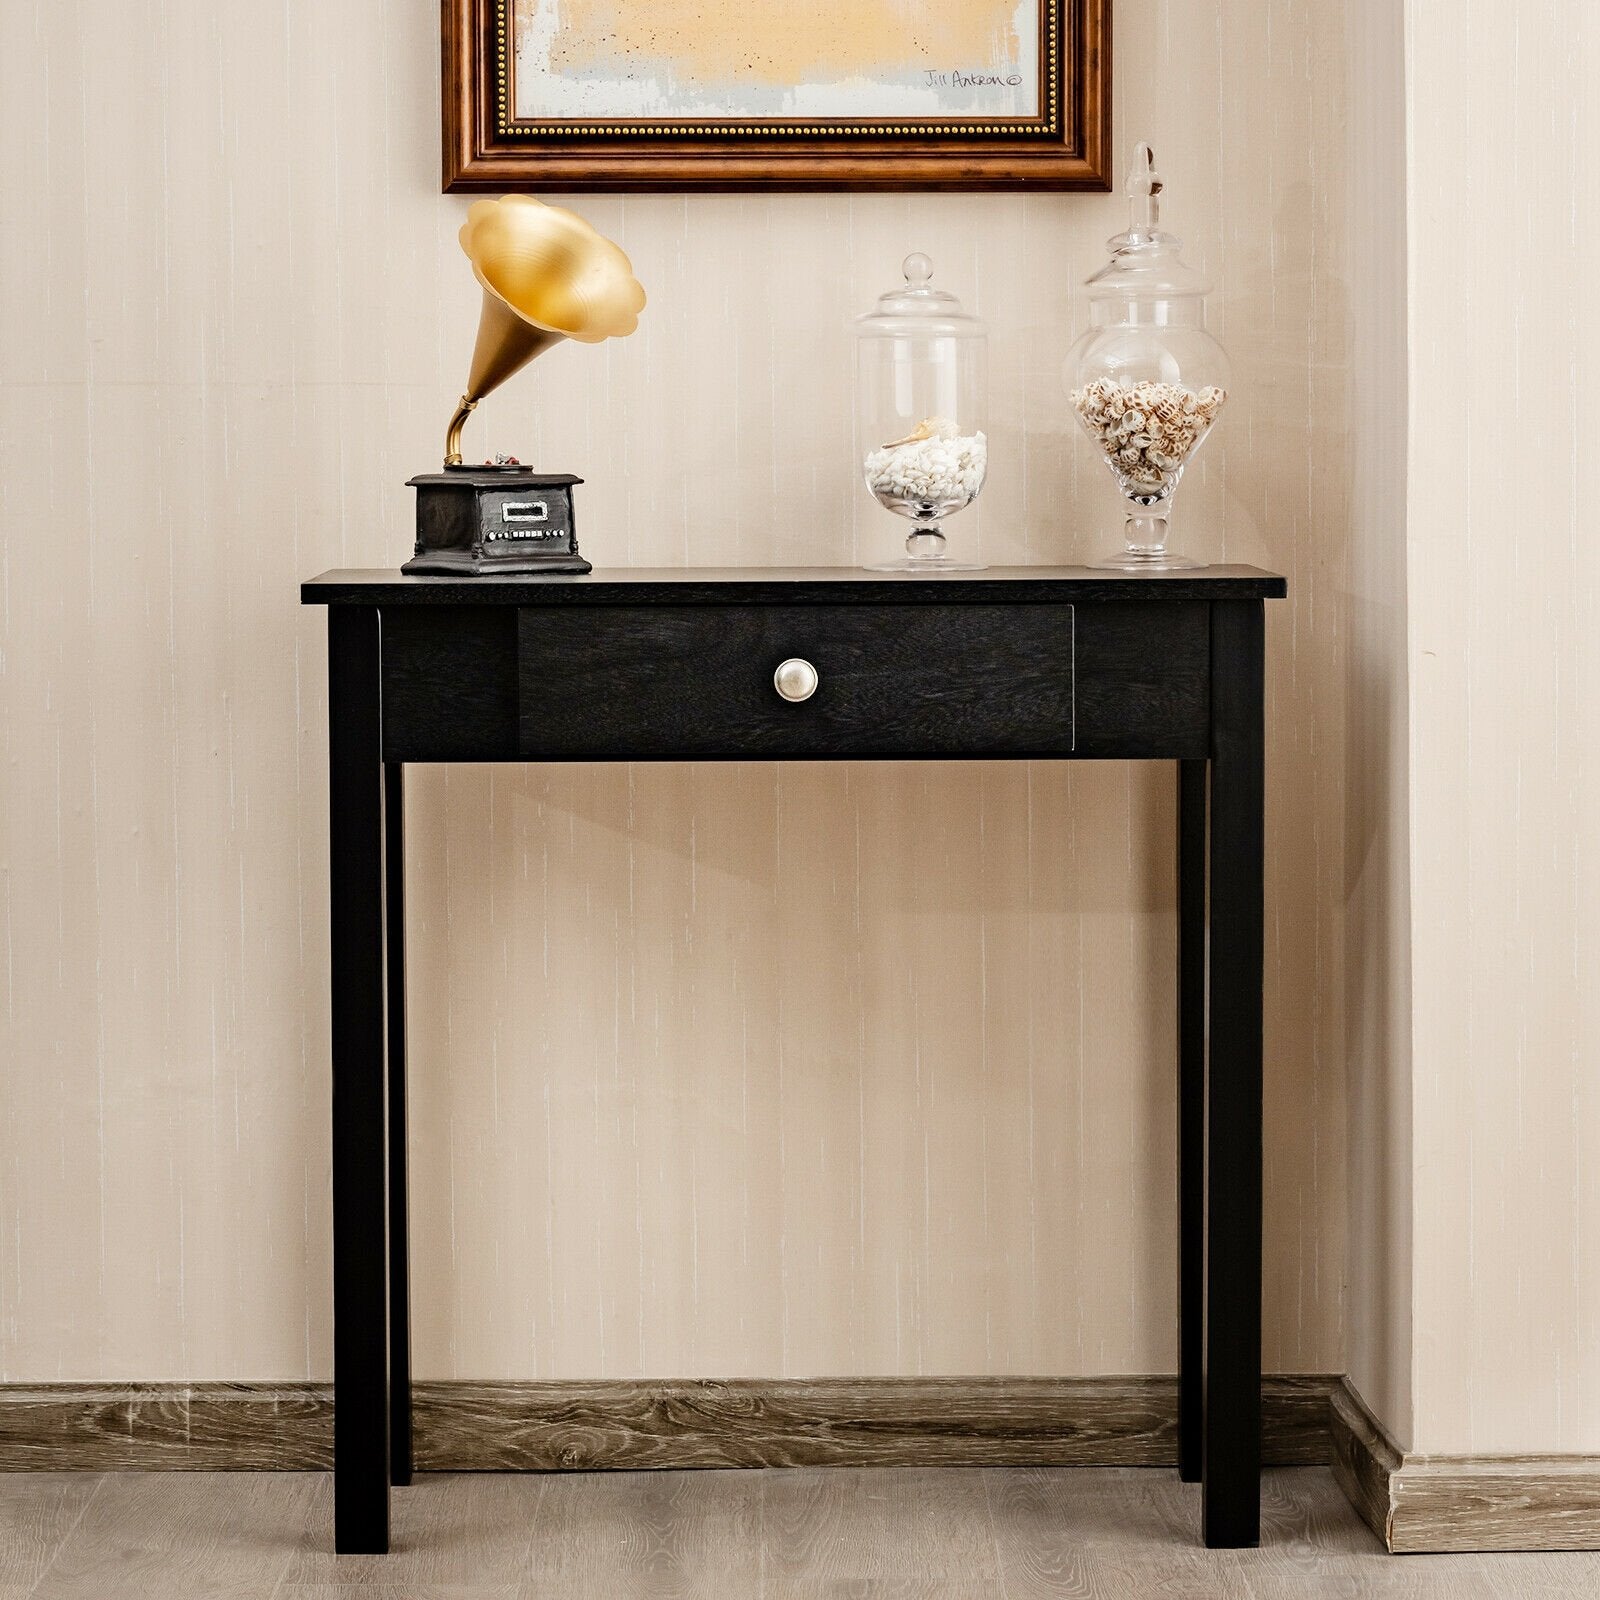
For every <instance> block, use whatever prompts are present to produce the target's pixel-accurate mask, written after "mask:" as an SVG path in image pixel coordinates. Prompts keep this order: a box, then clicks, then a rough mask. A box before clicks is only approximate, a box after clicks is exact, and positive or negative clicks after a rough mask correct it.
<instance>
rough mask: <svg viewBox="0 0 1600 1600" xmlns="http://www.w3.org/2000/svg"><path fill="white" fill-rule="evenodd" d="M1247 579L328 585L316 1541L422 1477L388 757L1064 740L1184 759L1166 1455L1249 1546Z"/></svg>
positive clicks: (1256, 971) (355, 1538) (1254, 845)
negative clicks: (323, 1253) (328, 1298)
mask: <svg viewBox="0 0 1600 1600" xmlns="http://www.w3.org/2000/svg"><path fill="white" fill-rule="evenodd" d="M1286 592H1287V586H1286V584H1285V582H1284V580H1283V579H1282V578H1280V577H1276V576H1274V575H1272V574H1271V573H1266V572H1261V571H1258V570H1256V569H1255V568H1253V567H1205V568H1199V569H1196V570H1194V571H1189V572H1177V573H1170V574H1152V575H1149V576H1128V577H1124V576H1120V575H1118V574H1114V573H1105V572H1096V571H1093V570H1090V569H1085V568H1077V567H1066V568H1055V567H1018V568H1010V569H995V570H992V571H989V572H985V573H981V574H962V575H956V574H951V575H949V576H945V577H938V578H925V577H922V576H920V575H918V576H909V577H901V576H898V575H885V574H876V573H867V572H858V571H851V570H845V569H817V570H792V571H791V570H784V569H776V568H773V569H769V568H753V569H744V568H739V569H728V570H723V569H716V568H693V567H690V568H682V569H675V570H661V571H647V570H642V569H630V570H621V571H613V572H595V573H593V574H592V575H590V576H585V577H540V578H532V579H529V578H426V577H418V578H402V577H400V576H399V575H398V574H396V573H393V572H329V573H324V574H323V576H321V577H320V578H316V579H313V580H312V581H311V582H310V583H308V584H306V585H305V586H304V588H303V589H302V591H301V598H302V600H303V601H304V602H305V603H306V604H309V605H325V606H327V607H328V722H329V752H330V761H329V809H330V832H331V838H330V846H331V849H330V860H331V863H332V869H331V870H332V880H333V882H332V917H333V920H332V1008H333V1224H334V1377H335V1408H334V1508H335V1509H334V1528H335V1534H334V1538H335V1546H336V1548H337V1549H338V1550H340V1551H384V1550H387V1548H388V1543H389V1486H390V1484H391V1483H396V1484H403V1483H407V1482H409V1481H410V1477H411V1390H410V1384H411V1377H410V1370H411V1368H410V1348H409V1326H408V1317H409V1312H408V1307H409V1296H408V1287H407V1284H408V1279H407V1272H408V1268H407V1249H406V1178H405V1170H406V1169H405V1148H406V1146H405V1127H406V1106H405V945H404V937H405V936H404V909H403V906H404V888H405V885H404V868H403V851H402V845H401V827H402V774H403V770H404V766H405V763H406V762H408V761H622V760H651V759H660V760H685V761H734V760H738V761H749V760H784V759H796V760H817V759H829V758H841V759H850V760H864V759H874V758H896V759H906V758H924V759H928V760H952V759H962V760H965V759H971V758H975V757H999V758H1012V759H1027V758H1030V757H1032V758H1043V757H1056V758H1060V759H1064V760H1095V759H1108V758H1109V759H1133V760H1164V761H1174V762H1176V763H1177V766H1178V795H1179V804H1178V862H1179V874H1178V877H1179V889H1178V900H1179V907H1178V924H1179V958H1178V1051H1177V1057H1178V1098H1179V1117H1178V1130H1179V1133H1178V1144H1179V1149H1178V1171H1179V1180H1178V1189H1179V1262H1178V1276H1179V1295H1178V1308H1179V1351H1180V1357H1179V1369H1180V1370H1179V1456H1180V1461H1179V1466H1180V1471H1181V1473H1182V1476H1183V1478H1184V1479H1185V1480H1187V1481H1195V1480H1198V1481H1200V1482H1201V1483H1203V1485H1204V1490H1203V1493H1204V1524H1205V1539H1206V1543H1207V1544H1209V1545H1213V1546H1241V1545H1251V1544H1255V1543H1256V1542H1257V1540H1258V1538H1259V1534H1260V1460H1261V952H1262V886H1261V874H1262V732H1263V726H1262V724H1263V642H1262V623H1263V606H1262V602H1263V601H1264V600H1268V599H1275V598H1280V597H1282V596H1283V595H1284V594H1285V593H1286Z"/></svg>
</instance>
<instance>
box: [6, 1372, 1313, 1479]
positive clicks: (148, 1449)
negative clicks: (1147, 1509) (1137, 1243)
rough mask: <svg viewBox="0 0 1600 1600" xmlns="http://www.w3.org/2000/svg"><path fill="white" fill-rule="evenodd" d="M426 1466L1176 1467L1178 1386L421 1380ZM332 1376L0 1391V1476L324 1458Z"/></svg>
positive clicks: (1287, 1385) (277, 1464) (1296, 1406)
mask: <svg viewBox="0 0 1600 1600" xmlns="http://www.w3.org/2000/svg"><path fill="white" fill-rule="evenodd" d="M1338 1381H1339V1380H1338V1379H1337V1378H1334V1377H1332V1376H1328V1375H1322V1374H1310V1375H1292V1376H1273V1377H1268V1378H1266V1379H1264V1380H1263V1384H1262V1427H1263V1444H1264V1454H1265V1457H1266V1460H1267V1462H1268V1463H1269V1464H1272V1465H1280V1466H1287V1465H1315V1464H1319V1463H1324V1462H1326V1461H1328V1459H1329V1455H1330V1449H1331V1444H1330V1438H1329V1432H1328V1399H1329V1395H1330V1394H1331V1393H1332V1392H1333V1390H1334V1387H1335V1385H1336V1384H1337V1383H1338ZM413 1401H414V1414H415V1419H416V1464H417V1468H418V1470H419V1471H423V1472H429V1471H432V1472H551V1471H585V1472H597V1471H625V1470H635V1469H640V1468H689V1467H784V1466H857V1467H860V1466H884V1467H889V1466H914V1465H948V1466H1151V1467H1155V1466H1171V1465H1172V1464H1174V1463H1175V1462H1176V1460H1177V1411H1178V1386H1177V1380H1176V1379H1174V1378H1170V1377H1133V1378H859V1379H853V1378H819V1379H774V1380H761V1379H740V1380H733V1381H727V1382H719V1381H713V1380H694V1379H689V1380H681V1381H660V1382H655V1381H630V1380H611V1381H602V1382H589V1383H583V1382H517V1383H467V1382H432V1383H418V1384H417V1385H416V1386H415V1392H414V1395H413ZM332 1457H333V1394H332V1389H331V1387H330V1386H329V1385H327V1384H212V1383H202V1384H120V1385H113V1384H88V1385H86V1384H59V1385H54V1384H51V1385H0V1471H41V1472H42V1471H95V1472H107V1471H116V1470H168V1469H170V1470H199V1471H235V1470H237V1471H284V1472H288V1471H325V1470H326V1469H327V1468H328V1467H329V1466H330V1464H331V1462H332Z"/></svg>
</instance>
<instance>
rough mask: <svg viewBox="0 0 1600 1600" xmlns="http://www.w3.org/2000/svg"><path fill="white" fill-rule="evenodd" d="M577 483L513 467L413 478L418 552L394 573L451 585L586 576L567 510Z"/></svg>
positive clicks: (468, 469)
mask: <svg viewBox="0 0 1600 1600" xmlns="http://www.w3.org/2000/svg"><path fill="white" fill-rule="evenodd" d="M582 482H583V479H582V478H575V477H573V476H572V474H571V473H569V472H559V473H550V472H530V471H529V470H528V469H527V468H526V467H519V466H483V467H447V468H445V470H444V471H443V472H429V473H424V474H423V475H422V476H421V477H416V478H412V479H411V480H410V483H411V487H412V488H414V489H415V490H416V491H417V546H416V553H415V554H414V555H413V556H412V558H411V559H410V560H409V561H408V562H406V564H405V565H404V566H403V567H402V568H401V569H400V570H401V571H402V572H406V573H440V574H446V575H448V576H450V577H457V578H476V577H487V576H489V575H490V574H492V573H496V572H503V573H506V574H508V575H509V574H513V573H514V574H516V575H518V576H522V577H525V576H528V575H529V574H536V573H540V572H550V573H559V572H588V571H589V570H590V567H589V563H588V562H587V561H585V560H584V559H583V557H582V556H580V555H579V554H578V534H577V527H576V521H575V517H574V511H573V505H572V490H573V487H574V485H576V484H579V483H582Z"/></svg>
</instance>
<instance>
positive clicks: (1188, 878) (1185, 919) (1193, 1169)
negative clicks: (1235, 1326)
mask: <svg viewBox="0 0 1600 1600" xmlns="http://www.w3.org/2000/svg"><path fill="white" fill-rule="evenodd" d="M1205 1123H1206V764H1205V762H1204V761H1180V762H1179V763H1178V1476H1179V1477H1180V1478H1182V1480H1183V1481H1184V1482H1185V1483H1198V1482H1199V1481H1200V1434H1201V1419H1202V1416H1203V1408H1202V1404H1201V1400H1202V1392H1201V1384H1200V1374H1201V1371H1202V1367H1203V1352H1204V1348H1205V1346H1204V1324H1203V1322H1202V1310H1203V1307H1204V1303H1205V1301H1204V1286H1205V1259H1206V1257H1205V1251H1206V1242H1205V1240H1206V1236H1205V1210H1206V1186H1205Z"/></svg>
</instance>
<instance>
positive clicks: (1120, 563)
mask: <svg viewBox="0 0 1600 1600" xmlns="http://www.w3.org/2000/svg"><path fill="white" fill-rule="evenodd" d="M1203 564H1204V563H1202V562H1199V561H1193V560H1191V559H1190V558H1189V557H1188V556H1175V555H1172V554H1171V553H1170V552H1169V551H1166V550H1158V551H1156V552H1154V553H1153V554H1149V555H1146V554H1145V553H1144V552H1143V551H1139V550H1117V551H1114V552H1113V553H1112V554H1111V555H1108V556H1102V557H1101V558H1100V559H1099V560H1098V561H1091V562H1090V563H1089V565H1090V566H1091V567H1096V568H1100V567H1105V568H1109V569H1110V570H1112V571H1114V572H1182V571H1185V570H1186V569H1187V568H1189V567H1198V566H1202V565H1203Z"/></svg>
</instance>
